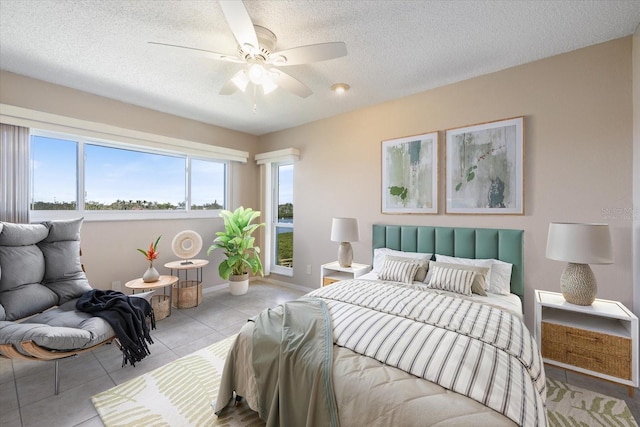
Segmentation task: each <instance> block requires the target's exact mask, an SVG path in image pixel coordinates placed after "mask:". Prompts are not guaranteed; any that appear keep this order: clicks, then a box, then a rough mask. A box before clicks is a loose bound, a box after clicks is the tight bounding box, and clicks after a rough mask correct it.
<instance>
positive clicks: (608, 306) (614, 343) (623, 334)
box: [535, 290, 639, 397]
mask: <svg viewBox="0 0 640 427" xmlns="http://www.w3.org/2000/svg"><path fill="white" fill-rule="evenodd" d="M535 296H536V301H535V303H536V311H535V327H536V340H537V342H538V346H539V347H540V351H541V352H542V357H543V358H544V363H547V364H549V365H554V366H558V367H560V368H564V369H569V370H572V371H575V372H580V373H583V374H587V375H591V376H593V377H597V378H602V379H605V380H608V381H611V382H615V383H618V384H622V385H625V386H627V387H628V390H629V396H631V397H633V392H634V389H635V387H638V365H639V363H638V339H639V338H638V318H637V317H636V316H635V315H634V314H633V313H632V312H631V311H630V310H629V309H628V308H627V307H625V306H624V305H622V304H621V303H620V302H618V301H610V300H605V299H600V298H596V300H595V301H594V302H593V304H591V305H587V306H582V305H574V304H571V303H568V302H566V301H565V300H564V298H563V296H562V294H559V293H557V292H549V291H542V290H536V291H535Z"/></svg>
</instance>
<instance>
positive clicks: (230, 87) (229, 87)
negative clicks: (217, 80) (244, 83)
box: [219, 79, 238, 95]
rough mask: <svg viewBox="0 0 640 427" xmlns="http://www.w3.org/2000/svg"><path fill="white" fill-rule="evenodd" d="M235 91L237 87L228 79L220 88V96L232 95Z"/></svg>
mask: <svg viewBox="0 0 640 427" xmlns="http://www.w3.org/2000/svg"><path fill="white" fill-rule="evenodd" d="M236 90H238V86H236V85H235V83H233V81H232V80H231V79H229V81H228V82H226V83H225V84H224V86H222V89H220V92H219V93H220V95H232V94H234V93H235V92H236Z"/></svg>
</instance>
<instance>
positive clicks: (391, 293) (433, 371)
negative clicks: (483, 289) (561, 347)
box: [308, 279, 547, 426]
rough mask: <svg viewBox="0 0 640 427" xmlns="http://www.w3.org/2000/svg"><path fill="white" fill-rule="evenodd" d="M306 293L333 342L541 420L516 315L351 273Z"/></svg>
mask: <svg viewBox="0 0 640 427" xmlns="http://www.w3.org/2000/svg"><path fill="white" fill-rule="evenodd" d="M308 296H312V297H316V298H321V299H322V300H324V301H325V303H326V304H327V307H328V309H329V313H330V316H331V320H332V323H333V331H334V332H333V338H334V343H335V344H336V345H338V346H340V347H345V348H348V349H350V350H352V351H354V352H356V353H358V354H362V355H365V356H368V357H371V358H373V359H376V360H378V361H379V362H381V363H383V364H385V365H389V366H393V367H396V368H398V369H401V370H403V371H405V372H408V373H410V374H412V375H415V376H418V377H421V378H424V379H426V380H428V381H431V382H434V383H437V384H439V385H441V386H442V387H444V388H446V389H449V390H453V391H455V392H457V393H460V394H462V395H465V396H468V397H469V398H471V399H473V400H475V401H478V402H480V403H482V404H483V405H485V406H487V407H489V408H491V409H493V410H495V411H497V412H499V413H501V414H503V415H504V416H506V417H507V418H509V419H511V420H512V421H514V422H515V423H516V424H518V425H521V426H546V425H547V419H546V412H545V407H544V400H545V395H546V390H545V377H544V370H543V367H542V361H541V357H540V353H539V351H538V349H537V346H536V344H535V341H534V339H533V337H532V336H531V334H530V333H529V331H528V330H527V328H526V327H525V326H524V324H523V322H522V320H521V319H520V318H519V317H518V316H516V315H514V314H512V313H509V312H506V311H503V310H500V309H497V308H495V307H491V306H488V305H484V304H479V303H475V302H472V301H470V300H467V299H463V298H455V297H451V296H447V295H442V294H439V293H436V292H429V291H424V290H418V289H416V288H414V287H413V286H410V285H409V286H402V285H398V284H391V283H385V282H373V281H367V280H357V279H356V280H348V281H343V282H340V283H336V284H333V285H331V286H328V287H324V288H321V289H317V290H315V291H313V292H311V293H310V294H308Z"/></svg>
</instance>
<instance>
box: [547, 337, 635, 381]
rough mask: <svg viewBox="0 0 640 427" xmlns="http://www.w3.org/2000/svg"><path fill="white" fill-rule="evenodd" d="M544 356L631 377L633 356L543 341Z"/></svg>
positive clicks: (592, 369) (617, 375)
mask: <svg viewBox="0 0 640 427" xmlns="http://www.w3.org/2000/svg"><path fill="white" fill-rule="evenodd" d="M542 357H544V358H547V359H552V360H555V361H558V362H561V363H566V364H568V365H572V366H578V367H580V368H584V369H589V370H591V371H595V372H600V373H602V374H607V375H611V376H614V377H617V378H622V379H625V380H629V379H631V358H630V357H629V358H625V357H613V356H611V354H606V353H601V352H597V351H593V350H589V349H585V348H581V347H576V346H572V345H569V344H562V343H558V342H554V341H546V340H543V341H542Z"/></svg>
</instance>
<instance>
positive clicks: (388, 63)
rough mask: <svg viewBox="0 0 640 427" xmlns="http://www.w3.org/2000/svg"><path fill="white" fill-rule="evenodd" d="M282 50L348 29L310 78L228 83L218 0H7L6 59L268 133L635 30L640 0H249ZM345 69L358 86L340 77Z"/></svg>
mask: <svg viewBox="0 0 640 427" xmlns="http://www.w3.org/2000/svg"><path fill="white" fill-rule="evenodd" d="M245 5H246V8H247V10H248V12H249V15H250V16H251V18H252V19H253V22H254V24H257V25H262V26H264V27H267V28H269V29H270V30H271V31H273V32H274V33H275V34H276V35H277V37H278V46H277V48H278V50H282V49H287V48H291V47H296V46H301V45H307V44H315V43H323V42H333V41H343V42H345V43H346V45H347V50H348V55H347V56H346V57H343V58H338V59H333V60H330V61H325V62H319V63H314V64H308V65H296V66H289V67H287V68H286V72H288V73H289V74H291V75H292V76H294V77H296V78H297V79H299V80H300V81H302V82H304V83H305V84H306V85H308V86H309V87H310V88H311V89H312V90H313V92H314V93H313V95H311V96H310V97H308V98H306V99H302V98H298V97H296V96H295V95H292V94H290V93H288V92H285V91H284V90H283V89H278V90H276V91H275V92H273V93H271V94H269V95H262V94H258V96H257V99H256V103H257V109H256V112H255V114H254V113H253V101H252V96H251V95H249V94H244V93H242V92H236V93H235V94H233V95H230V96H221V95H218V91H219V90H220V88H221V87H222V86H223V85H224V83H225V82H226V81H227V80H228V79H229V78H230V77H231V76H232V75H233V74H234V73H235V72H236V71H238V70H239V69H240V67H241V65H240V64H234V63H227V62H222V61H215V60H212V59H207V58H203V57H199V56H194V55H189V54H187V53H184V52H181V51H179V50H175V51H174V49H169V48H162V47H156V46H153V45H150V44H148V43H147V42H149V41H155V42H162V43H169V44H177V45H184V46H190V47H196V48H200V49H206V50H212V51H216V52H221V53H230V54H233V53H235V52H236V42H235V39H234V37H233V34H232V33H231V30H230V29H229V27H228V25H227V23H226V21H225V19H224V16H223V15H222V11H221V8H220V5H219V4H218V2H217V1H215V0H191V1H190V0H163V1H156V0H102V1H100V0H73V1H70V0H38V1H36V0H0V68H1V69H3V70H7V71H11V72H14V73H18V74H23V75H26V76H29V77H33V78H36V79H40V80H45V81H49V82H52V83H56V84H59V85H63V86H68V87H72V88H75V89H79V90H83V91H86V92H90V93H94V94H97V95H102V96H106V97H109V98H113V99H117V100H120V101H123V102H127V103H131V104H135V105H139V106H143V107H147V108H151V109H154V110H159V111H163V112H166V113H171V114H174V115H177V116H182V117H187V118H191V119H194V120H198V121H202V122H206V123H211V124H215V125H218V126H222V127H226V128H230V129H236V130H239V131H243V132H247V133H251V134H255V135H261V134H264V133H268V132H273V131H277V130H280V129H285V128H288V127H292V126H296V125H300V124H302V123H307V122H310V121H314V120H318V119H321V118H325V117H330V116H333V115H336V114H339V113H343V112H346V111H350V110H354V109H357V108H362V107H365V106H368V105H374V104H378V103H381V102H384V101H388V100H391V99H396V98H399V97H403V96H407V95H411V94H415V93H418V92H422V91H425V90H428V89H431V88H434V87H438V86H442V85H445V84H449V83H453V82H456V81H460V80H464V79H468V78H471V77H475V76H478V75H482V74H486V73H490V72H494V71H498V70H501V69H505V68H508V67H512V66H515V65H519V64H523V63H526V62H530V61H534V60H537V59H540V58H544V57H548V56H552V55H556V54H559V53H563V52H568V51H571V50H575V49H578V48H581V47H584V46H589V45H592V44H596V43H600V42H604V41H607V40H612V39H615V38H619V37H623V36H626V35H630V34H633V32H634V31H635V29H636V27H637V26H638V23H640V0H625V1H614V0H610V1H607V0H602V1H588V0H585V1H560V0H554V1H476V0H471V1H466V0H459V1H435V0H434V1H418V0H410V1H402V0H394V1H384V0H374V1H363V0H359V1H330V0H325V1H302V0H299V1H245ZM336 82H346V83H348V84H350V85H351V90H350V91H349V92H348V93H346V94H345V95H344V96H338V95H336V94H334V93H332V92H331V91H330V90H329V87H330V86H331V85H332V84H333V83H336Z"/></svg>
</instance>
